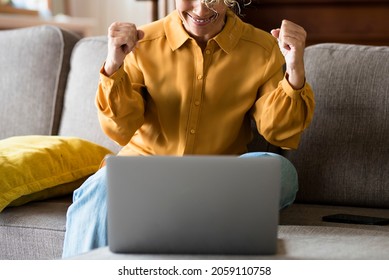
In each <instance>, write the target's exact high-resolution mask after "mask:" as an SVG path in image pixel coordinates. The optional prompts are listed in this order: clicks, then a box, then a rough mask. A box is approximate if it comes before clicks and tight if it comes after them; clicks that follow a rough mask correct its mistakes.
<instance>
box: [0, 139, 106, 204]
mask: <svg viewBox="0 0 389 280" xmlns="http://www.w3.org/2000/svg"><path fill="white" fill-rule="evenodd" d="M109 153H110V151H109V150H108V149H106V148H104V147H102V146H99V145H97V144H94V143H92V142H89V141H86V140H83V139H80V138H74V137H60V136H15V137H10V138H7V139H3V140H1V141H0V174H1V177H0V212H1V211H2V210H3V209H4V208H5V207H7V206H8V205H9V204H10V203H12V202H14V201H15V200H17V199H18V202H17V203H16V205H20V204H22V203H26V202H29V201H32V200H34V199H39V198H41V199H43V198H48V197H49V196H58V195H64V194H69V193H72V191H73V190H74V189H76V188H77V187H78V186H79V185H77V184H70V185H69V183H72V182H74V181H79V180H80V179H83V178H85V177H86V176H88V175H91V174H93V173H94V172H96V171H97V170H98V168H99V166H100V163H101V161H102V160H103V159H104V157H105V156H106V155H107V154H109ZM77 183H80V182H77ZM65 184H67V185H65ZM58 185H62V186H61V188H55V189H52V188H54V187H57V186H58ZM45 190H47V191H46V192H45V193H42V191H45ZM31 195H32V196H31ZM20 199H22V200H20Z"/></svg>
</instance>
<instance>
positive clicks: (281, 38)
mask: <svg viewBox="0 0 389 280" xmlns="http://www.w3.org/2000/svg"><path fill="white" fill-rule="evenodd" d="M271 34H272V35H273V36H274V37H275V38H277V40H278V44H279V46H280V49H281V52H282V54H283V55H284V57H285V61H286V73H287V78H288V81H289V83H290V85H291V86H292V87H293V88H295V89H300V88H302V87H303V86H304V83H305V69H304V49H305V40H306V38H307V32H306V31H305V30H304V28H302V27H301V26H299V25H297V24H295V23H293V22H291V21H288V20H283V21H282V24H281V27H280V28H277V29H273V30H272V31H271Z"/></svg>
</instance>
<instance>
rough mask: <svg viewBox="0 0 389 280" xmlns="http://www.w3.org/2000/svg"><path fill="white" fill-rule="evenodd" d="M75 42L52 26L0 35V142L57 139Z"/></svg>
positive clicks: (63, 31) (76, 37) (7, 31)
mask: <svg viewBox="0 0 389 280" xmlns="http://www.w3.org/2000/svg"><path fill="white" fill-rule="evenodd" d="M78 40H79V36H78V35H75V34H73V33H70V32H67V31H65V30H61V29H60V28H58V27H54V26H39V27H30V28H23V29H15V30H5V31H4V30H3V31H0V50H1V52H0V72H1V74H0V100H1V101H0V139H3V138H7V137H10V136H16V135H30V134H40V135H50V134H56V133H57V131H58V126H59V121H60V119H59V117H60V115H61V109H62V102H63V94H64V89H65V86H66V80H67V75H68V71H69V65H70V55H71V51H72V49H73V46H74V45H75V43H76V42H77V41H78Z"/></svg>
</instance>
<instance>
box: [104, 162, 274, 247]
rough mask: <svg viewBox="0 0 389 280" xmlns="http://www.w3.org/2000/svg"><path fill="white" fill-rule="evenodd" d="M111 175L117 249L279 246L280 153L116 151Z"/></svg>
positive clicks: (111, 238)
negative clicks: (151, 153)
mask: <svg viewBox="0 0 389 280" xmlns="http://www.w3.org/2000/svg"><path fill="white" fill-rule="evenodd" d="M107 178H108V182H107V183H108V245H109V248H110V250H111V251H112V252H116V253H143V254H244V255H245V254H265V255H267V254H274V253H276V247H277V228H278V214H279V193H280V161H279V159H277V158H275V157H271V156H269V157H255V158H240V157H229V156H187V157H165V156H150V157H131V156H112V157H109V158H108V159H107Z"/></svg>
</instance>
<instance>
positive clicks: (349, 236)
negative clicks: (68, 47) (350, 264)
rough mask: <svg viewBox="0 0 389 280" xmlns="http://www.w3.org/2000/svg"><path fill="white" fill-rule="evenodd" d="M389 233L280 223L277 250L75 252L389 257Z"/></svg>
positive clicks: (95, 256)
mask: <svg viewBox="0 0 389 280" xmlns="http://www.w3.org/2000/svg"><path fill="white" fill-rule="evenodd" d="M388 246H389V235H388V234H386V233H384V232H380V231H375V230H368V229H355V228H334V227H318V226H286V225H283V226H280V227H279V229H278V243H277V254H275V255H259V256H255V255H254V256H253V255H250V256H247V255H245V256H236V255H151V254H150V255H145V254H114V253H112V252H110V251H109V249H108V247H102V248H99V249H96V250H93V251H91V252H88V253H85V254H82V255H79V256H75V257H73V258H72V259H73V260H156V259H158V260H172V259H173V260H218V259H221V260H230V259H232V260H236V259H244V260H254V259H265V260H283V259H289V260H290V259H292V260H293V259H301V260H311V259H313V260H315V259H316V260H379V259H381V260H387V259H389V251H388V250H383V249H382V248H386V247H388Z"/></svg>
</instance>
